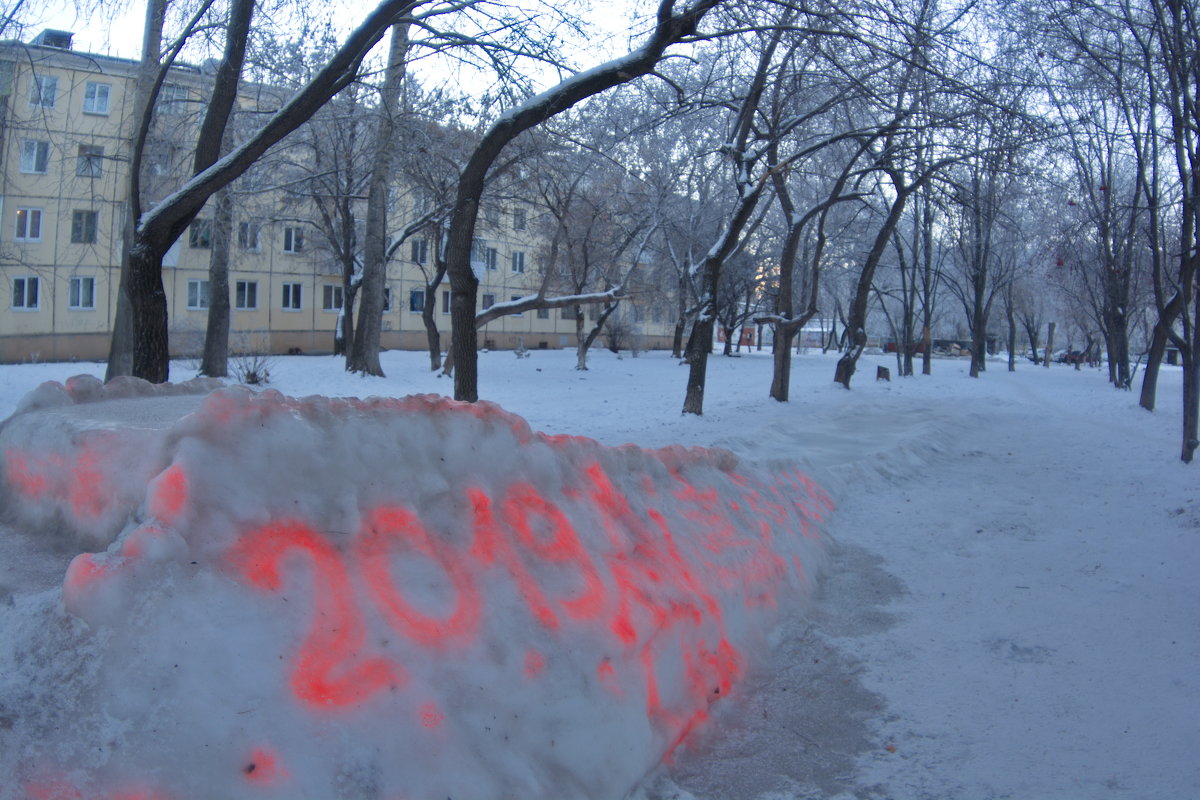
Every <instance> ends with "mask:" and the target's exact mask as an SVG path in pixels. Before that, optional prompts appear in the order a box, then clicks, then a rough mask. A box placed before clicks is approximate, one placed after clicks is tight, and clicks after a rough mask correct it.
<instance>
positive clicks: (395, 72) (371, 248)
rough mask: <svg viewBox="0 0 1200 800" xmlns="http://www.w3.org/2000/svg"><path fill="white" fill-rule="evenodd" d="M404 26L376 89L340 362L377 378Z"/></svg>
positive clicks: (399, 29)
mask: <svg viewBox="0 0 1200 800" xmlns="http://www.w3.org/2000/svg"><path fill="white" fill-rule="evenodd" d="M408 27H409V23H407V22H404V23H398V24H396V25H393V26H392V39H391V43H390V45H389V47H388V62H387V69H386V70H385V72H384V78H383V86H382V88H381V90H380V101H379V109H378V115H379V116H378V125H377V126H376V129H375V145H374V146H375V153H374V156H373V158H372V164H371V180H370V184H369V187H368V189H367V224H366V230H365V231H364V233H363V274H362V283H361V289H362V295H363V296H362V303H361V304H360V306H359V310H358V330H357V331H355V335H354V347H353V349H352V350H351V351H350V358H349V359H348V360H347V362H346V369H347V370H349V371H350V372H361V373H363V374H366V375H379V376H382V375H383V367H382V366H380V364H379V347H380V337H381V335H382V332H383V305H384V302H383V301H384V288H385V286H386V284H387V245H388V237H387V213H388V209H387V205H388V186H389V185H390V184H391V180H392V173H393V171H394V170H393V164H394V163H395V158H394V152H395V138H396V127H397V124H396V121H397V118H398V117H399V114H400V92H401V89H402V88H403V85H404V74H405V58H406V56H407V55H408Z"/></svg>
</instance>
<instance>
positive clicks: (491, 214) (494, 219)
mask: <svg viewBox="0 0 1200 800" xmlns="http://www.w3.org/2000/svg"><path fill="white" fill-rule="evenodd" d="M483 221H484V222H485V223H487V224H488V225H489V226H490V227H493V228H499V227H500V206H498V205H496V204H495V203H485V204H484V206H483Z"/></svg>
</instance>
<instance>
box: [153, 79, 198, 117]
mask: <svg viewBox="0 0 1200 800" xmlns="http://www.w3.org/2000/svg"><path fill="white" fill-rule="evenodd" d="M189 99H190V97H189V94H188V90H187V87H186V86H180V85H179V84H178V83H164V84H163V86H162V88H161V89H159V90H158V103H157V110H158V112H159V113H161V114H182V113H183V106H184V105H185V104H186V103H187V101H188V100H189Z"/></svg>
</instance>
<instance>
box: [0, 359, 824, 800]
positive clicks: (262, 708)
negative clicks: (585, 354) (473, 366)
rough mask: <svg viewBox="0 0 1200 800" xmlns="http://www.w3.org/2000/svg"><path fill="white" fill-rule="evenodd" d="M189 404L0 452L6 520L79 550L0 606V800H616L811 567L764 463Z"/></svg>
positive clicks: (449, 422)
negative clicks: (51, 587)
mask: <svg viewBox="0 0 1200 800" xmlns="http://www.w3.org/2000/svg"><path fill="white" fill-rule="evenodd" d="M211 388H212V386H211V385H210V384H197V385H193V386H190V387H183V388H179V387H173V388H165V389H153V388H151V387H148V385H145V384H136V383H128V384H121V385H117V386H116V387H115V388H110V387H101V386H100V384H99V383H98V382H97V381H95V379H90V378H88V379H84V378H80V379H73V380H72V381H69V382H68V383H67V385H66V386H61V385H58V384H47V385H44V386H42V387H40V388H39V389H38V390H36V391H35V392H34V393H32V394H31V395H30V396H29V397H28V398H26V400H25V401H23V403H22V404H21V406H20V408H19V410H18V412H17V413H16V414H15V415H14V416H13V417H12V418H10V419H9V420H8V421H6V422H5V423H4V424H3V426H2V427H0V454H2V460H0V493H2V496H0V501H2V502H3V509H4V515H5V518H6V520H7V521H9V522H10V523H11V524H13V525H14V526H15V527H18V528H19V529H21V530H23V531H25V532H27V533H29V534H31V535H32V536H33V537H35V539H36V541H39V542H43V543H48V544H49V543H52V544H56V545H61V544H63V543H64V542H65V543H69V544H71V545H72V546H75V547H76V548H77V551H78V549H92V550H101V549H103V552H97V553H84V554H81V555H78V556H77V557H76V558H75V559H74V560H73V561H72V563H71V566H70V568H69V570H68V571H67V574H66V577H65V581H64V584H63V587H62V590H61V593H60V592H58V591H54V592H46V593H42V594H33V595H22V596H17V597H16V598H13V603H12V604H11V605H10V606H8V607H7V608H6V607H0V624H2V625H3V627H4V628H5V629H6V632H5V636H3V637H0V774H3V775H7V776H12V777H10V778H9V779H8V780H7V781H6V782H5V783H4V785H3V786H0V798H5V800H7V799H8V798H21V797H31V798H38V799H39V800H51V799H57V798H81V797H87V798H100V797H103V798H117V797H125V798H127V797H145V798H151V797H153V798H210V797H222V798H242V797H246V798H251V797H254V798H257V797H287V798H302V797H310V798H338V797H345V798H387V799H388V800H392V799H393V798H395V799H397V800H398V799H399V798H406V799H407V800H420V799H423V798H428V799H429V800H441V798H447V797H448V798H458V799H460V800H461V799H462V798H470V799H471V800H487V798H497V799H500V798H514V797H525V798H535V797H553V798H570V797H614V798H617V797H621V796H623V795H624V794H625V793H626V792H627V791H628V790H629V789H630V788H631V787H632V786H633V785H634V784H635V783H636V782H637V781H638V780H639V779H640V778H641V776H642V775H644V774H645V773H646V772H647V771H648V770H649V769H651V768H652V767H653V766H654V765H655V764H657V763H658V762H659V761H660V760H662V759H663V758H664V757H666V756H669V755H670V754H671V752H673V751H674V750H675V749H676V748H677V747H678V746H679V745H680V744H681V743H682V742H683V741H684V740H685V739H686V737H687V736H688V735H689V733H691V732H692V731H693V730H694V729H696V727H697V726H698V725H700V724H702V723H703V722H704V721H705V720H706V719H707V717H708V713H709V712H708V709H709V706H710V704H711V703H713V702H714V701H716V700H718V699H722V698H724V697H725V696H726V695H728V694H729V693H730V692H731V690H733V689H734V687H735V686H736V685H737V683H738V680H739V678H740V677H741V676H742V675H743V674H744V672H745V670H746V668H747V665H748V663H750V661H751V660H752V659H753V658H754V656H755V655H756V654H757V653H759V652H761V648H762V644H763V639H764V635H765V633H766V632H767V631H768V630H769V629H770V627H771V626H772V625H773V623H774V622H775V621H776V617H777V614H776V612H777V610H779V609H780V608H781V607H782V608H789V607H792V606H794V603H795V601H796V599H797V598H800V597H803V596H804V595H805V594H806V593H807V592H808V591H809V590H810V589H811V586H810V579H811V577H812V576H813V574H814V572H815V571H816V570H817V569H818V568H819V566H820V564H821V561H822V545H821V540H822V534H821V533H820V530H819V526H820V524H821V523H822V521H823V518H824V515H826V514H827V513H828V511H830V510H831V508H832V503H831V502H830V501H829V498H828V496H827V495H826V494H825V493H824V492H823V491H822V490H821V489H820V488H819V487H817V486H816V485H815V484H813V483H812V482H811V481H810V480H809V479H808V478H807V477H806V476H805V475H803V474H801V473H799V472H798V471H796V470H795V469H794V468H791V467H786V466H778V465H777V466H775V467H773V468H771V469H769V470H768V469H760V468H757V467H754V466H751V465H748V464H745V463H740V462H739V461H738V460H737V458H736V457H734V456H733V455H732V454H730V453H728V452H725V451H720V450H706V449H699V448H679V447H675V448H664V449H661V450H656V451H648V450H642V449H640V448H637V447H634V446H624V447H618V448H611V447H605V446H602V445H600V444H598V443H596V442H594V441H591V440H589V439H582V438H575V437H562V436H548V435H544V434H539V433H534V432H532V431H531V430H530V429H529V427H528V425H527V424H526V423H525V422H524V421H523V420H522V419H521V418H519V417H516V416H514V415H511V414H508V413H506V412H504V411H502V410H501V409H500V408H499V407H497V406H494V405H489V404H486V403H480V404H475V405H464V404H458V403H454V402H453V401H449V400H446V399H444V398H441V397H436V396H432V395H427V396H413V397H407V398H403V399H398V400H397V399H371V400H365V401H361V400H330V399H326V398H316V397H315V398H307V399H303V400H296V399H290V398H286V397H284V396H282V395H280V394H278V393H276V392H265V393H262V394H256V393H252V392H249V391H246V390H242V389H232V388H230V389H219V390H217V391H213V392H211V393H207V394H199V392H207V391H208V390H209V389H211ZM131 398H133V399H131ZM104 548H106V549H104ZM63 609H65V613H64V611H63Z"/></svg>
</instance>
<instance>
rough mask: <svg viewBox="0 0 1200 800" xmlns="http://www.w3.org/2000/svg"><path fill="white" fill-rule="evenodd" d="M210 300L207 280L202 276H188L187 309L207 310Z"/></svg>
mask: <svg viewBox="0 0 1200 800" xmlns="http://www.w3.org/2000/svg"><path fill="white" fill-rule="evenodd" d="M210 300H211V294H210V289H209V285H208V281H207V280H206V279H204V278H190V279H188V282H187V309H188V311H207V310H208V306H209V302H210Z"/></svg>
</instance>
